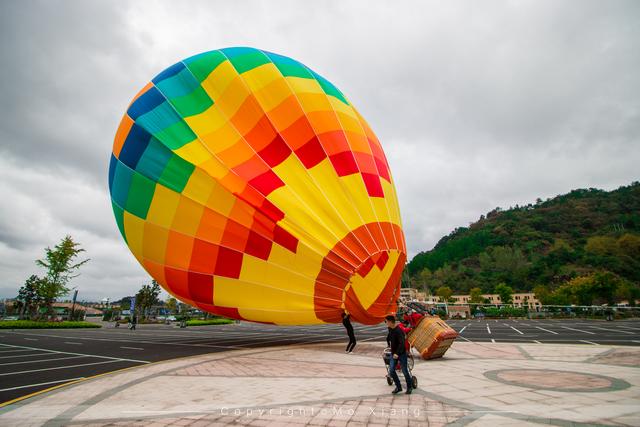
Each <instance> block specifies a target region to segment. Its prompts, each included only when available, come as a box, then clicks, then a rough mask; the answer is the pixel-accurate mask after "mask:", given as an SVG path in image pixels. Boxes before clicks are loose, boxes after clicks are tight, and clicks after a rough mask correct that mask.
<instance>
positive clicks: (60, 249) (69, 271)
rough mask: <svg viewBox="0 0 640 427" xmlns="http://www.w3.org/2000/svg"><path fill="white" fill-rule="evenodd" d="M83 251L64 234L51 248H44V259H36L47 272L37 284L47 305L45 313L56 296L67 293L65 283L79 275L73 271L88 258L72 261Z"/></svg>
mask: <svg viewBox="0 0 640 427" xmlns="http://www.w3.org/2000/svg"><path fill="white" fill-rule="evenodd" d="M84 251H85V250H84V249H81V248H80V244H79V243H76V242H74V241H73V239H72V238H71V236H65V237H64V238H63V239H62V240H61V241H60V243H58V244H57V245H56V246H55V247H54V248H53V249H51V248H49V247H47V248H46V249H45V258H44V259H39V260H36V264H37V265H39V266H41V267H44V268H45V269H46V270H47V274H46V276H45V277H44V278H43V279H42V282H41V284H40V286H39V289H40V293H39V295H40V297H41V298H42V300H43V302H44V304H45V306H46V307H47V313H51V312H52V307H51V306H52V304H53V302H54V301H55V300H56V298H59V297H61V296H63V295H65V294H67V293H69V288H67V284H68V283H69V281H70V280H71V279H73V278H74V277H77V276H78V275H79V273H77V274H74V273H75V272H76V271H78V269H79V268H80V267H81V266H82V265H84V264H86V263H87V262H89V259H85V260H83V261H80V262H78V263H74V262H75V259H76V257H77V256H78V255H79V254H80V253H81V252H84Z"/></svg>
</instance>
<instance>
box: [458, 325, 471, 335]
mask: <svg viewBox="0 0 640 427" xmlns="http://www.w3.org/2000/svg"><path fill="white" fill-rule="evenodd" d="M467 326H469V325H467ZM467 326H465V327H464V328H462V329H460V332H458V333H459V334H461V333H463V332H464V330H465V329H467Z"/></svg>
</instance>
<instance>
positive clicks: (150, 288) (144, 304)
mask: <svg viewBox="0 0 640 427" xmlns="http://www.w3.org/2000/svg"><path fill="white" fill-rule="evenodd" d="M159 295H160V285H159V284H158V282H156V281H155V280H152V281H151V285H143V286H142V288H140V290H139V291H138V293H137V294H136V306H137V308H138V309H139V311H140V314H142V318H143V319H146V318H147V315H148V311H149V308H151V307H152V306H153V305H155V304H158V303H159V302H160V301H159V300H158V296H159Z"/></svg>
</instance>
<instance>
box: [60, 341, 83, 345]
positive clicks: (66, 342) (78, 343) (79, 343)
mask: <svg viewBox="0 0 640 427" xmlns="http://www.w3.org/2000/svg"><path fill="white" fill-rule="evenodd" d="M64 343H65V344H73V345H82V343H81V342H69V341H65V342H64Z"/></svg>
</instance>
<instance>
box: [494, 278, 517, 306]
mask: <svg viewBox="0 0 640 427" xmlns="http://www.w3.org/2000/svg"><path fill="white" fill-rule="evenodd" d="M495 292H496V293H497V294H498V295H500V301H502V303H503V304H511V303H512V302H513V300H512V296H513V288H512V287H511V286H508V285H506V284H505V283H498V284H497V285H496V287H495Z"/></svg>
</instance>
